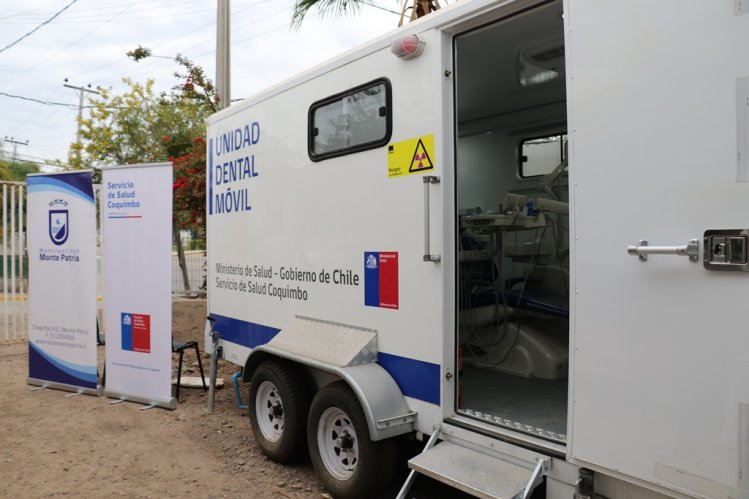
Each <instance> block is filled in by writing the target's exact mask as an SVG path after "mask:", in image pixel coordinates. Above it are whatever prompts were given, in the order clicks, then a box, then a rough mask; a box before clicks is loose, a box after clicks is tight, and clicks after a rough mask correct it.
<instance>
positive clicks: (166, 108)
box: [68, 78, 210, 169]
mask: <svg viewBox="0 0 749 499" xmlns="http://www.w3.org/2000/svg"><path fill="white" fill-rule="evenodd" d="M123 81H124V83H125V84H126V85H127V86H128V87H129V90H128V91H126V92H125V93H123V94H120V95H114V94H112V92H111V89H105V90H102V91H101V95H99V96H98V97H96V98H92V99H89V104H90V105H91V108H90V110H89V116H88V117H85V118H83V119H82V120H81V144H80V146H79V144H77V143H74V144H71V147H70V153H69V157H68V162H69V164H70V165H71V166H72V167H73V168H75V169H79V168H88V167H94V168H97V167H101V166H104V165H107V164H110V165H111V164H132V163H150V162H157V161H166V160H167V159H168V158H169V156H170V155H175V154H179V153H181V152H182V151H184V150H186V149H187V148H188V147H189V146H190V143H191V140H192V138H193V137H196V136H201V135H203V133H204V124H203V123H204V120H205V118H206V117H207V115H208V114H209V111H210V110H209V109H208V108H206V106H204V105H202V104H201V103H199V102H196V101H191V100H188V99H182V98H180V96H178V95H169V94H166V93H161V94H156V93H155V91H154V89H153V86H154V81H153V80H148V81H147V82H146V83H145V84H141V83H137V82H134V81H132V80H130V79H127V78H125V79H123ZM79 157H80V161H79V159H78V158H79Z"/></svg>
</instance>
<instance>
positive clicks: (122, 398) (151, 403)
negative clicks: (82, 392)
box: [104, 390, 177, 410]
mask: <svg viewBox="0 0 749 499" xmlns="http://www.w3.org/2000/svg"><path fill="white" fill-rule="evenodd" d="M104 396H106V397H109V398H112V399H116V400H111V401H110V402H109V403H110V404H119V403H120V402H135V403H138V404H144V405H145V406H146V407H141V410H144V409H150V408H152V407H161V408H163V409H176V408H177V399H176V398H174V397H172V398H170V399H169V400H161V399H154V398H149V397H139V396H137V395H133V394H130V393H117V392H113V391H109V390H104Z"/></svg>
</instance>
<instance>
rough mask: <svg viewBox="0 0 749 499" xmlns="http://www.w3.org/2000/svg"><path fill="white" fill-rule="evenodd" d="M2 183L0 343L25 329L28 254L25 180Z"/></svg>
mask: <svg viewBox="0 0 749 499" xmlns="http://www.w3.org/2000/svg"><path fill="white" fill-rule="evenodd" d="M0 185H2V268H0V272H2V295H0V298H1V299H2V305H0V307H2V308H1V309H0V310H2V313H3V317H2V319H1V320H0V343H2V342H6V343H7V342H13V341H23V340H25V339H26V338H27V337H28V331H27V327H28V325H27V317H26V312H27V291H28V255H27V252H26V211H25V208H26V206H25V205H26V184H25V183H23V182H0Z"/></svg>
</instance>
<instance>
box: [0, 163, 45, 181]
mask: <svg viewBox="0 0 749 499" xmlns="http://www.w3.org/2000/svg"><path fill="white" fill-rule="evenodd" d="M7 169H8V174H9V176H10V180H16V181H18V182H25V181H26V175H28V174H30V173H39V165H36V164H34V163H28V162H23V161H21V162H18V163H13V162H11V163H9V164H8V166H7ZM0 175H2V173H0Z"/></svg>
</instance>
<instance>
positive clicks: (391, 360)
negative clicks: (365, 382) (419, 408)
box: [377, 352, 440, 405]
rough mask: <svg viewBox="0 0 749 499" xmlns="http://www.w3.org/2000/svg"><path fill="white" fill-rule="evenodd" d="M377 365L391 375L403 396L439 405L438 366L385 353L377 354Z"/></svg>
mask: <svg viewBox="0 0 749 499" xmlns="http://www.w3.org/2000/svg"><path fill="white" fill-rule="evenodd" d="M377 363H378V364H380V365H381V366H382V367H383V368H384V369H385V370H386V371H387V372H389V373H390V375H391V376H392V377H393V379H394V380H395V382H396V383H397V384H398V387H400V389H401V392H403V395H405V396H406V397H412V398H415V399H419V400H423V401H424V402H430V403H432V404H437V405H439V403H440V366H439V365H438V364H432V363H431V362H424V361H423V360H416V359H410V358H408V357H401V356H400V355H393V354H390V353H383V352H379V353H378V354H377Z"/></svg>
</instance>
